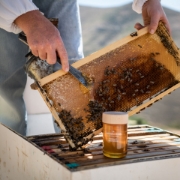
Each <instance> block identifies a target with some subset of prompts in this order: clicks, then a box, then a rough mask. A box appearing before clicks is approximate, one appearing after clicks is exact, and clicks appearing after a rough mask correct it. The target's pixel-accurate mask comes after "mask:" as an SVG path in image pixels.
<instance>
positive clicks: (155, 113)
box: [24, 0, 180, 135]
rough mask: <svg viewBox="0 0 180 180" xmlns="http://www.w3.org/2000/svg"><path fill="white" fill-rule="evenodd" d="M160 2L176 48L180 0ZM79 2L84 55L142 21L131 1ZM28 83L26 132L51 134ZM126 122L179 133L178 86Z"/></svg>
mask: <svg viewBox="0 0 180 180" xmlns="http://www.w3.org/2000/svg"><path fill="white" fill-rule="evenodd" d="M161 3H162V5H163V7H164V10H165V13H166V15H167V17H168V19H169V22H170V25H171V29H172V36H173V39H174V41H175V43H176V44H177V46H178V47H180V1H177V0H171V1H169V0H162V1H161ZM79 4H80V15H81V22H82V33H83V45H84V55H85V56H88V55H89V54H91V53H93V52H95V51H97V50H99V49H101V48H103V47H105V46H107V45H109V44H111V43H113V42H115V41H117V40H119V39H121V38H123V37H125V36H127V35H129V34H130V33H132V32H134V31H135V29H134V24H135V23H136V22H140V23H142V18H141V15H140V14H137V13H135V12H134V11H132V0H105V1H104V0H91V1H89V0H79ZM31 83H32V80H30V79H28V82H27V86H26V90H25V93H24V96H25V100H26V106H27V109H28V122H29V123H28V133H29V135H32V134H44V133H48V132H49V133H52V132H53V131H54V130H53V126H52V118H51V114H50V112H49V110H48V108H47V107H46V105H45V103H44V102H43V100H42V98H41V97H40V95H39V93H38V92H36V91H32V90H30V88H29V86H30V84H31ZM34 99H36V103H34ZM37 122H39V125H38V123H37ZM129 123H130V124H149V125H152V126H157V127H159V128H163V129H166V130H170V131H172V132H175V133H178V134H180V89H178V90H176V91H175V92H173V93H172V94H171V95H168V96H166V97H164V98H163V99H162V100H160V101H158V102H157V103H155V104H153V106H151V107H149V108H147V109H145V110H144V111H142V112H141V113H140V114H138V115H134V116H132V117H130V122H129ZM50 128H51V129H50Z"/></svg>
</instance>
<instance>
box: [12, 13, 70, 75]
mask: <svg viewBox="0 0 180 180" xmlns="http://www.w3.org/2000/svg"><path fill="white" fill-rule="evenodd" d="M14 23H15V24H16V25H17V26H18V27H19V28H21V29H22V31H23V32H24V33H25V34H26V36H27V41H28V45H29V48H30V49H31V51H32V53H33V54H34V55H35V56H39V57H40V59H42V60H46V61H47V62H48V63H49V64H55V63H56V54H58V56H59V57H60V59H61V63H62V69H63V70H64V71H66V72H67V71H68V70H69V63H68V55H67V51H66V49H65V46H64V44H63V41H62V39H61V36H60V33H59V31H58V29H57V28H56V27H55V26H54V25H53V24H52V23H51V22H50V21H49V20H48V19H47V18H45V17H44V16H43V15H42V14H41V13H40V11H38V10H34V11H30V12H27V13H25V14H23V15H21V16H19V17H18V18H17V19H16V20H15V21H14Z"/></svg>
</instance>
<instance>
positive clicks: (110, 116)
mask: <svg viewBox="0 0 180 180" xmlns="http://www.w3.org/2000/svg"><path fill="white" fill-rule="evenodd" d="M102 121H103V123H107V124H127V123H128V113H127V112H119V111H107V112H103V115H102Z"/></svg>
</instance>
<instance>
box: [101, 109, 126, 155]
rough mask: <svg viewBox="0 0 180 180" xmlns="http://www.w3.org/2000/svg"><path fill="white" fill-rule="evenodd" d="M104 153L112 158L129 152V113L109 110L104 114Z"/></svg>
mask: <svg viewBox="0 0 180 180" xmlns="http://www.w3.org/2000/svg"><path fill="white" fill-rule="evenodd" d="M102 121H103V154H104V156H106V157H110V158H123V157H125V156H126V154H127V124H128V113H126V112H115V111H109V112H104V113H103V115H102Z"/></svg>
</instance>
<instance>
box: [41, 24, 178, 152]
mask: <svg viewBox="0 0 180 180" xmlns="http://www.w3.org/2000/svg"><path fill="white" fill-rule="evenodd" d="M144 31H145V30H140V31H138V32H135V33H132V34H131V35H130V36H128V37H126V39H124V40H120V41H117V42H115V43H114V44H113V45H110V46H108V47H107V48H104V49H102V50H100V51H98V52H96V53H94V54H92V55H90V56H89V57H86V58H85V59H83V60H80V61H79V62H77V63H75V64H74V67H77V68H78V69H79V70H80V71H81V72H82V74H83V76H84V77H85V78H86V80H87V81H88V83H89V87H88V89H89V91H88V92H87V93H84V92H83V91H82V90H81V85H80V83H79V82H78V81H77V80H76V79H75V78H74V77H73V76H72V75H71V74H69V73H67V74H63V75H53V74H51V75H49V76H47V77H45V78H44V79H39V81H38V83H39V86H40V87H41V88H40V92H41V95H42V96H43V98H44V100H45V102H46V103H47V104H48V106H49V108H50V110H51V111H52V114H53V115H54V117H55V119H56V122H57V124H58V125H59V126H60V128H61V129H62V133H64V134H65V138H66V140H67V141H69V142H71V143H70V145H71V147H72V148H73V149H77V148H78V147H81V146H83V145H84V144H86V143H87V142H88V141H90V140H92V138H93V136H94V135H95V134H96V133H98V132H99V131H98V130H101V128H102V112H104V111H124V112H128V113H129V112H132V111H133V110H134V109H136V108H137V107H139V106H141V105H143V104H144V103H145V102H148V101H150V100H151V99H153V98H155V97H157V96H159V95H160V94H162V93H163V92H166V91H167V90H168V89H170V88H171V87H174V86H176V85H177V84H179V80H180V67H179V66H180V59H179V49H178V48H177V47H176V45H175V44H174V43H173V40H172V38H171V37H170V36H169V34H168V32H167V30H166V28H165V27H164V25H163V24H162V23H160V24H159V27H158V29H157V31H156V33H155V34H154V35H151V34H149V33H148V32H147V30H146V31H145V32H146V33H142V32H144ZM127 39H128V40H127ZM122 42H123V43H122ZM52 77H53V78H52ZM49 79H51V80H49ZM44 81H47V82H46V83H43V82H44ZM143 108H146V107H143ZM141 110H142V109H141Z"/></svg>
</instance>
